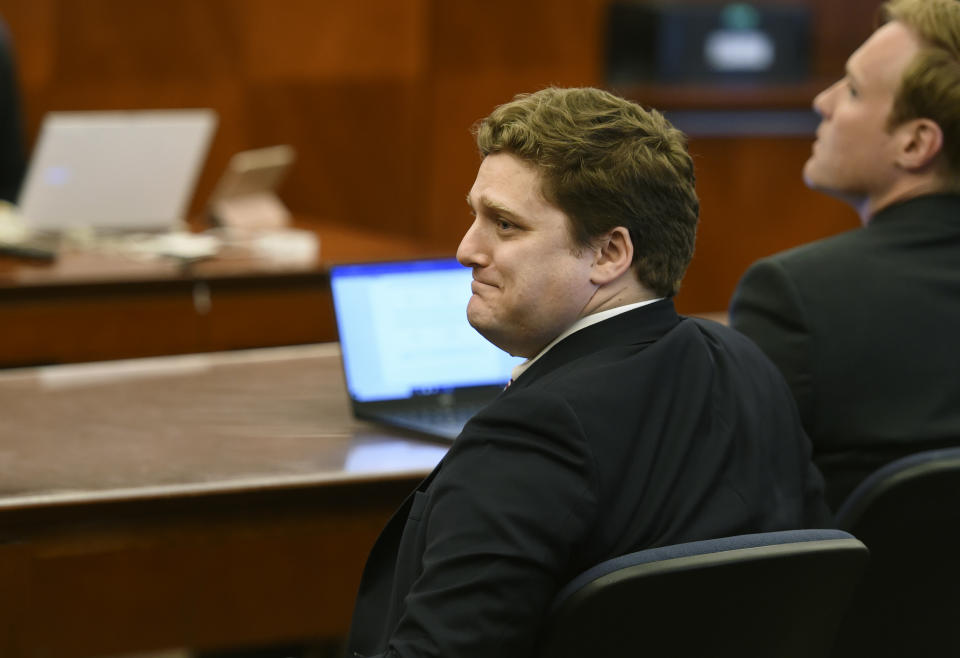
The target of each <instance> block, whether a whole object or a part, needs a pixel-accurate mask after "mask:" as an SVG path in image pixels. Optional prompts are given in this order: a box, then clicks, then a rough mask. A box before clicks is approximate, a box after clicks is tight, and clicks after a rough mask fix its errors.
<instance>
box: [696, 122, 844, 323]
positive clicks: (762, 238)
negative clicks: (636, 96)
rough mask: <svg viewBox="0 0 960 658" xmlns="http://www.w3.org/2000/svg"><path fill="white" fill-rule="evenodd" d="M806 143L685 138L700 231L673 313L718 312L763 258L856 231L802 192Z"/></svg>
mask: <svg viewBox="0 0 960 658" xmlns="http://www.w3.org/2000/svg"><path fill="white" fill-rule="evenodd" d="M811 142H812V139H808V138H784V137H766V138H764V137H751V138H747V137H738V138H736V139H731V138H720V137H714V138H705V137H701V138H696V137H695V138H692V139H691V140H690V152H691V153H692V155H693V158H694V166H695V167H696V174H697V194H698V196H699V197H700V225H699V228H698V231H697V246H696V252H695V254H694V257H693V262H692V263H691V265H690V268H689V270H688V271H687V275H686V277H685V278H684V282H683V287H682V288H681V291H680V294H679V295H678V296H677V306H678V308H679V309H680V310H681V311H682V312H685V313H695V312H703V311H723V310H726V308H727V305H728V303H729V299H730V296H731V295H732V294H733V290H734V288H735V286H736V284H737V282H738V281H739V279H740V277H741V276H742V275H743V272H744V271H745V270H746V269H747V267H749V265H750V264H751V263H752V262H753V261H755V260H757V259H758V258H762V257H763V256H767V255H769V254H772V253H775V252H777V251H781V250H783V249H788V248H790V247H793V246H796V245H798V244H802V243H805V242H809V241H811V240H815V239H817V238H821V237H825V236H828V235H833V234H835V233H839V232H841V231H844V230H848V229H851V228H855V227H856V226H857V225H858V219H857V216H856V214H855V213H854V212H853V210H851V209H850V208H849V207H848V206H846V205H844V204H842V203H840V202H839V201H836V200H834V199H831V198H829V197H826V196H824V195H822V194H820V193H818V192H813V191H811V190H808V189H807V188H806V187H805V186H804V184H803V180H802V176H801V170H802V168H803V164H804V162H806V160H807V158H808V157H809V155H810V147H811Z"/></svg>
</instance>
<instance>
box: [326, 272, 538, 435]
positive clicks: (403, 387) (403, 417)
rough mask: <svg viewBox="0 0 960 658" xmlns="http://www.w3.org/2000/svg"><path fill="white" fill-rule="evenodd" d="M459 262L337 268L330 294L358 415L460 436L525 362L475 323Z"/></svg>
mask: <svg viewBox="0 0 960 658" xmlns="http://www.w3.org/2000/svg"><path fill="white" fill-rule="evenodd" d="M471 279H472V273H471V271H470V269H469V268H466V267H463V266H462V265H460V264H459V263H458V262H457V261H456V260H455V259H453V258H449V259H431V260H411V261H395V262H385V263H363V264H349V265H335V266H333V267H332V268H331V270H330V287H331V290H332V292H333V306H334V312H335V315H336V319H337V330H338V332H339V335H340V349H341V354H342V356H343V370H344V375H345V378H346V383H347V391H348V393H349V396H350V403H351V406H352V408H353V412H354V415H356V416H357V417H358V418H365V419H368V420H374V421H379V422H381V423H385V424H387V425H392V426H395V427H403V428H407V429H413V430H418V431H420V432H423V433H425V434H427V435H430V436H433V437H437V438H442V439H454V438H456V437H457V435H458V434H459V433H460V430H461V429H462V428H463V425H464V424H465V423H466V421H467V420H468V419H469V418H470V417H471V416H472V415H473V414H475V413H476V412H477V411H479V410H480V409H481V408H482V407H484V406H485V405H486V404H487V403H488V402H489V401H490V400H492V399H493V398H494V397H495V396H496V395H497V393H499V392H500V391H501V390H503V387H504V385H505V384H506V382H507V381H508V380H509V378H510V371H511V370H512V369H513V367H514V366H515V365H516V364H518V363H520V362H521V361H522V360H523V359H521V358H517V357H511V356H510V355H509V354H507V353H506V352H504V351H502V350H500V349H499V348H497V347H495V346H494V345H492V344H491V343H488V342H487V341H486V340H485V339H484V338H483V337H482V336H480V334H478V333H477V332H476V331H475V330H474V329H473V327H471V326H470V324H469V323H468V322H467V314H466V308H467V302H468V301H469V299H470V295H471V292H470V281H471Z"/></svg>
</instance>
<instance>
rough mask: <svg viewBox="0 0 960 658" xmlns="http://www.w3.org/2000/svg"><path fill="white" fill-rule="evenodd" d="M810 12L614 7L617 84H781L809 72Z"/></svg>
mask: <svg viewBox="0 0 960 658" xmlns="http://www.w3.org/2000/svg"><path fill="white" fill-rule="evenodd" d="M809 58H810V12H809V9H808V8H806V7H802V6H795V5H782V4H777V5H751V4H747V3H731V4H696V5H692V4H691V5H684V4H675V3H670V4H651V3H637V2H621V3H615V4H613V5H611V8H610V13H609V16H608V22H607V81H608V82H609V83H611V84H624V83H638V82H657V83H667V84H669V83H708V84H710V83H720V84H722V83H742V82H758V83H778V82H796V81H800V80H803V79H804V78H806V76H807V75H808V71H809Z"/></svg>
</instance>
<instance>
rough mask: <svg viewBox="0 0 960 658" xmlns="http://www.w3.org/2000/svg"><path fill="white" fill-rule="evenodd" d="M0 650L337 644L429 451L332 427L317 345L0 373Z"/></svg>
mask: <svg viewBox="0 0 960 658" xmlns="http://www.w3.org/2000/svg"><path fill="white" fill-rule="evenodd" d="M0 404H2V406H3V409H4V413H3V415H2V417H0V465H2V471H3V473H4V478H3V482H2V484H0V528H2V530H0V577H2V578H3V582H4V587H3V596H0V655H3V656H5V657H10V658H19V657H27V656H29V657H40V656H56V657H58V658H61V657H62V658H69V657H71V656H103V655H109V654H119V653H124V652H133V651H146V650H154V649H163V648H173V647H183V648H217V647H230V646H244V645H253V644H259V643H271V642H277V643H279V642H283V641H288V640H300V639H307V640H309V639H318V638H336V637H339V636H341V635H342V634H343V633H345V631H346V629H347V626H348V624H349V618H350V614H351V611H352V601H353V596H354V594H355V590H356V585H357V582H358V578H359V573H360V570H361V568H362V565H363V562H364V560H365V557H366V553H367V551H368V549H369V547H370V545H371V544H372V542H373V540H374V539H375V537H376V535H377V533H378V532H379V530H380V528H381V527H382V525H383V523H384V522H385V521H386V519H387V518H388V516H389V514H390V513H391V512H392V510H393V509H394V508H395V507H396V506H397V505H398V504H399V503H400V502H401V501H402V499H403V497H404V496H405V495H406V493H407V492H408V491H409V490H410V489H412V487H413V486H414V485H415V483H416V482H417V481H418V480H419V479H420V478H421V477H422V476H423V475H424V474H425V473H426V472H428V471H429V470H430V469H431V468H432V466H433V465H434V464H435V463H436V461H437V460H438V459H439V458H440V456H441V455H442V453H443V452H444V450H445V447H444V446H443V445H441V444H437V443H429V442H423V441H420V440H418V439H416V438H415V437H414V436H413V435H405V434H403V433H400V432H388V431H383V430H380V429H378V428H377V427H375V426H372V425H369V424H366V423H361V422H358V421H355V420H354V419H352V417H351V416H350V414H349V411H348V408H347V405H346V398H345V391H344V388H343V383H342V378H341V375H340V372H339V360H338V357H337V352H336V346H335V345H332V344H326V345H316V346H300V347H290V348H274V349H269V350H255V351H244V352H233V353H225V354H217V355H191V356H175V357H165V358H160V359H142V360H136V361H114V362H110V363H96V364H76V365H65V366H55V367H47V368H31V369H23V370H9V371H6V372H4V373H0Z"/></svg>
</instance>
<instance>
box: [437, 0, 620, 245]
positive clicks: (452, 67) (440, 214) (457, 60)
mask: <svg viewBox="0 0 960 658" xmlns="http://www.w3.org/2000/svg"><path fill="white" fill-rule="evenodd" d="M604 2H605V0H561V1H550V0H530V1H528V2H522V3H517V2H512V1H509V0H494V1H492V2H489V1H487V2H484V1H482V0H469V1H463V2H446V1H445V0H433V2H432V5H431V7H432V12H433V13H432V20H431V25H432V33H431V44H432V51H431V53H430V62H431V66H432V70H431V72H430V79H431V81H432V85H433V88H432V115H433V122H432V125H433V134H434V139H433V144H432V151H431V153H430V155H429V162H430V164H431V168H430V176H429V177H428V180H427V185H428V199H429V202H428V208H429V218H430V224H429V233H430V235H431V236H434V237H436V238H437V239H438V240H440V241H441V242H442V243H443V244H449V245H450V246H451V248H456V245H457V244H458V243H459V241H460V238H461V237H462V236H463V233H464V232H465V231H466V228H467V226H468V225H469V222H468V219H469V214H468V213H467V209H466V205H465V203H464V197H465V195H466V193H467V192H468V191H469V189H470V186H471V185H472V184H473V180H474V178H475V177H476V173H477V167H478V166H479V162H480V161H479V157H478V155H477V150H476V147H475V146H474V141H473V137H472V135H471V134H470V127H471V126H472V125H473V124H474V123H475V122H476V121H477V120H478V119H481V118H483V117H484V116H486V115H487V114H489V113H490V111H491V110H493V108H494V107H496V106H497V105H499V104H501V103H505V102H507V101H509V100H510V99H512V98H513V96H514V95H516V94H518V93H528V92H533V91H536V90H538V89H541V88H543V87H546V86H548V85H556V86H562V87H568V86H584V85H590V86H597V85H600V84H602V81H601V79H600V68H601V60H600V56H601V55H600V53H601V43H602V18H603V7H604Z"/></svg>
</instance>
